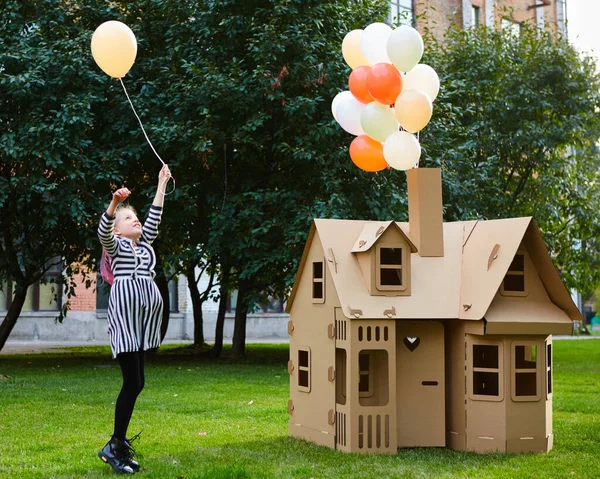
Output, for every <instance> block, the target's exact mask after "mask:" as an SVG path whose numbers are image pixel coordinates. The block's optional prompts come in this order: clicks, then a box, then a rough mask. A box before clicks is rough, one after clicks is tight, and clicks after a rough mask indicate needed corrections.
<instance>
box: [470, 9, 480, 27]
mask: <svg viewBox="0 0 600 479" xmlns="http://www.w3.org/2000/svg"><path fill="white" fill-rule="evenodd" d="M480 25H481V8H480V7H477V6H475V5H473V6H471V26H473V27H479V26H480Z"/></svg>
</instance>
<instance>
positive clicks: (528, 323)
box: [485, 300, 573, 335]
mask: <svg viewBox="0 0 600 479" xmlns="http://www.w3.org/2000/svg"><path fill="white" fill-rule="evenodd" d="M485 319H486V329H485V331H486V334H538V335H539V334H572V333H573V322H572V321H571V320H570V319H569V318H568V317H567V315H566V314H565V313H564V311H562V310H561V309H559V308H558V307H557V306H555V305H554V304H552V303H551V302H549V301H548V302H546V303H542V302H540V303H531V302H527V301H523V300H521V301H518V300H517V301H506V300H505V301H502V300H498V301H494V302H493V303H492V305H491V306H490V309H489V310H488V311H487V313H485Z"/></svg>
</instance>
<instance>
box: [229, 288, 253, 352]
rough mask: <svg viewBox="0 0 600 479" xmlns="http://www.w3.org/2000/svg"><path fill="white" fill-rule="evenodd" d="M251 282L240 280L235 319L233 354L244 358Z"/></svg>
mask: <svg viewBox="0 0 600 479" xmlns="http://www.w3.org/2000/svg"><path fill="white" fill-rule="evenodd" d="M249 291H250V282H249V281H248V280H245V279H241V280H240V282H239V289H238V297H237V302H236V304H235V321H234V325H233V345H232V347H231V355H232V356H233V357H234V358H242V357H244V356H245V355H246V318H247V316H248V299H247V298H248V292H249Z"/></svg>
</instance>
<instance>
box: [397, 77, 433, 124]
mask: <svg viewBox="0 0 600 479" xmlns="http://www.w3.org/2000/svg"><path fill="white" fill-rule="evenodd" d="M432 111H433V106H432V104H431V100H430V99H429V97H428V96H427V95H426V94H425V93H423V92H422V91H420V90H415V89H412V88H411V89H409V90H402V92H401V93H400V95H398V98H396V103H395V104H394V113H395V115H396V119H397V120H398V123H400V125H401V126H402V128H404V129H405V130H406V131H408V132H410V133H416V132H417V131H421V130H422V129H423V128H425V126H426V125H427V123H429V120H431V113H432Z"/></svg>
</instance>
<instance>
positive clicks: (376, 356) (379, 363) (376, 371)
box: [358, 349, 389, 406]
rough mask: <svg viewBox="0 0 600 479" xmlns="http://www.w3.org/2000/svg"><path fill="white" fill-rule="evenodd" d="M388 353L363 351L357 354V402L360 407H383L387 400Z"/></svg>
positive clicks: (384, 351)
mask: <svg viewBox="0 0 600 479" xmlns="http://www.w3.org/2000/svg"><path fill="white" fill-rule="evenodd" d="M388 375H389V374H388V352H387V351H386V350H380V349H377V350H363V351H360V352H359V354H358V400H359V403H360V405H361V406H385V405H386V404H387V403H388V400H389V379H388Z"/></svg>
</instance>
